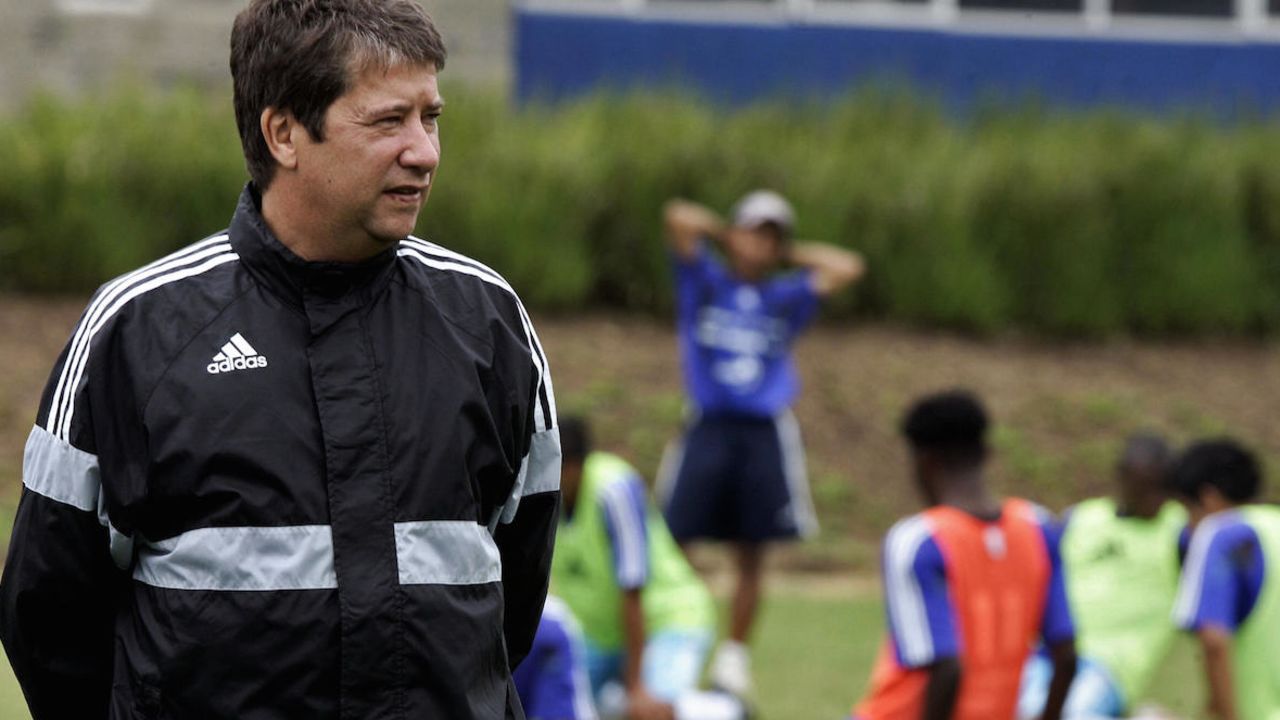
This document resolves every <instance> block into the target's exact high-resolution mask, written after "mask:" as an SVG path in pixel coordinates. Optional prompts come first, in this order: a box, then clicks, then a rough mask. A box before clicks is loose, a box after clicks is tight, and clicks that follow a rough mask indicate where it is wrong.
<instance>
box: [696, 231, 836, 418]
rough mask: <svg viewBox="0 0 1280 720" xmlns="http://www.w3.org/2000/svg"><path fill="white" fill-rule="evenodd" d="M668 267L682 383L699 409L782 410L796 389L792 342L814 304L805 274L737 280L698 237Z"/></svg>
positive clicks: (769, 413)
mask: <svg viewBox="0 0 1280 720" xmlns="http://www.w3.org/2000/svg"><path fill="white" fill-rule="evenodd" d="M675 267H676V270H675V274H676V302H677V325H678V330H679V333H680V349H681V353H682V356H683V359H684V375H685V386H686V389H687V390H688V392H689V395H690V396H691V397H692V398H693V401H694V404H695V405H696V406H697V407H698V409H699V410H700V411H702V412H704V413H712V414H715V413H729V414H740V415H750V416H755V417H773V416H775V415H777V414H778V413H780V412H782V411H783V410H785V409H786V408H788V407H789V406H790V405H791V403H792V401H793V400H794V399H795V397H796V393H798V392H799V389H800V383H799V380H798V379H797V377H796V372H795V368H794V366H793V364H792V362H791V352H790V351H791V344H792V342H793V341H794V340H795V338H796V336H797V335H798V334H799V333H800V331H801V330H803V329H804V328H805V327H806V326H807V325H808V324H809V323H810V322H811V321H812V320H813V317H814V314H815V313H816V312H817V309H818V304H819V303H818V295H817V293H815V292H814V289H813V278H812V273H811V272H809V271H806V270H801V271H796V272H788V273H784V274H781V275H778V276H775V277H773V278H770V279H768V280H765V281H764V282H760V283H749V282H744V281H742V280H739V279H738V278H737V277H735V276H734V275H733V273H731V272H730V271H729V270H728V269H727V268H726V267H725V266H724V265H723V264H722V263H721V262H720V261H719V260H717V259H716V258H715V257H714V256H713V255H712V253H711V251H710V250H709V249H708V248H707V247H706V245H705V243H704V244H703V245H702V246H701V247H700V248H699V249H698V254H697V256H696V257H695V258H694V259H692V260H690V261H689V262H683V261H681V260H680V259H678V258H677V260H676V263H675Z"/></svg>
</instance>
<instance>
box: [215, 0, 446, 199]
mask: <svg viewBox="0 0 1280 720" xmlns="http://www.w3.org/2000/svg"><path fill="white" fill-rule="evenodd" d="M445 54H446V53H445V48H444V41H443V40H441V38H440V33H439V32H438V31H437V30H436V27H435V25H434V24H433V23H432V22H431V18H430V17H429V16H428V15H427V13H426V12H425V11H424V10H423V9H422V6H420V5H419V4H418V3H416V2H414V1H413V0H253V1H252V2H250V3H249V6H248V7H247V8H245V9H244V10H242V11H241V12H240V14H239V15H237V16H236V20H235V24H234V25H233V26H232V28H231V80H232V84H233V87H234V94H235V110H236V127H237V128H239V130H240V144H241V146H242V147H243V148H244V158H245V164H246V165H247V166H248V169H249V176H250V177H251V178H253V182H254V184H256V185H257V186H258V188H259V189H265V188H266V187H267V185H268V184H270V182H271V178H272V177H274V175H275V169H276V161H275V158H274V157H273V156H272V155H271V150H270V149H269V148H268V147H267V141H266V139H265V138H264V137H263V135H262V130H261V126H260V118H261V117H262V111H263V110H265V109H267V108H268V107H274V108H276V109H278V110H285V111H289V112H291V113H293V116H294V117H296V118H297V119H298V121H299V122H300V123H302V126H303V127H305V128H306V129H307V132H308V133H309V134H310V135H311V137H312V138H313V139H314V140H315V141H316V142H323V141H324V115H325V111H327V110H328V109H329V106H330V105H332V104H333V101H334V100H337V99H338V98H339V97H341V96H342V94H343V93H345V92H346V91H347V90H348V89H350V86H351V82H352V81H353V80H354V78H356V77H357V76H358V75H359V74H360V73H361V72H362V71H363V70H365V69H366V68H368V67H371V66H382V67H390V66H392V65H399V64H402V63H407V64H411V65H427V64H430V65H434V66H435V68H436V70H437V71H439V70H441V69H443V68H444V61H445Z"/></svg>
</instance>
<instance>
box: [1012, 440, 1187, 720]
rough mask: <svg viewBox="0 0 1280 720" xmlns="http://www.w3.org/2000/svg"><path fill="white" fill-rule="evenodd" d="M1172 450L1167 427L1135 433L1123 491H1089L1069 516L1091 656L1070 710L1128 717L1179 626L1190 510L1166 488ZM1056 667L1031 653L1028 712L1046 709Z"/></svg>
mask: <svg viewBox="0 0 1280 720" xmlns="http://www.w3.org/2000/svg"><path fill="white" fill-rule="evenodd" d="M1171 456H1172V453H1171V451H1170V450H1169V446H1168V444H1166V443H1165V441H1164V440H1163V439H1161V438H1159V437H1157V436H1154V435H1149V434H1139V435H1135V436H1133V437H1131V438H1129V439H1128V441H1127V442H1126V443H1125V446H1124V450H1123V451H1122V452H1121V455H1120V458H1119V461H1118V462H1117V464H1116V473H1115V479H1116V493H1115V496H1114V497H1100V498H1093V499H1090V500H1085V501H1084V502H1082V503H1080V504H1078V505H1076V506H1074V507H1072V508H1071V509H1070V510H1068V511H1067V513H1066V515H1065V517H1064V519H1063V529H1062V540H1061V545H1060V549H1061V552H1062V564H1063V569H1064V571H1065V575H1066V584H1067V597H1068V600H1069V602H1070V604H1071V616H1072V617H1073V618H1074V619H1075V624H1076V646H1077V647H1078V648H1079V651H1080V657H1081V663H1080V668H1079V671H1078V672H1077V673H1076V678H1075V681H1074V682H1073V683H1072V685H1071V693H1070V695H1069V696H1068V698H1067V704H1066V706H1065V708H1064V709H1063V714H1062V716H1063V717H1064V718H1068V719H1070V718H1098V717H1124V716H1125V713H1126V712H1127V711H1128V709H1129V707H1130V706H1131V705H1132V704H1133V702H1134V701H1135V700H1136V699H1137V698H1138V697H1140V696H1141V694H1142V693H1143V692H1144V691H1145V690H1146V687H1147V684H1148V683H1149V682H1150V680H1151V677H1152V675H1153V674H1154V672H1155V670H1156V667H1157V666H1158V664H1159V662H1160V660H1161V659H1162V658H1163V657H1164V656H1165V654H1166V653H1167V652H1168V649H1169V645H1170V643H1171V642H1172V641H1173V638H1174V636H1175V634H1176V632H1177V630H1176V628H1175V627H1174V626H1173V624H1172V623H1170V622H1169V612H1170V610H1171V609H1172V608H1173V599H1174V595H1175V593H1176V592H1177V589H1178V539H1179V536H1180V535H1181V533H1182V531H1183V528H1184V527H1185V526H1186V513H1185V512H1183V510H1182V508H1181V507H1179V505H1178V504H1177V503H1176V502H1173V501H1171V500H1169V499H1168V497H1167V495H1166V492H1165V487H1164V486H1165V477H1166V475H1167V471H1168V468H1169V465H1170V461H1171V459H1172V457H1171ZM1048 673H1049V670H1048V668H1047V660H1046V659H1044V658H1043V657H1042V656H1039V655H1037V656H1035V657H1033V658H1032V659H1031V661H1029V663H1028V665H1027V669H1026V672H1025V673H1024V680H1023V691H1022V697H1021V701H1020V704H1019V713H1018V714H1019V717H1022V718H1034V717H1038V716H1039V712H1040V708H1042V707H1043V705H1044V696H1045V692H1046V690H1047V685H1048Z"/></svg>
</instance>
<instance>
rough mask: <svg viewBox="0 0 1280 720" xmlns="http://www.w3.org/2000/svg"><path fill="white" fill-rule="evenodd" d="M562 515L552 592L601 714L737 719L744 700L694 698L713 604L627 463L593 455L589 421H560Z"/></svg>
mask: <svg viewBox="0 0 1280 720" xmlns="http://www.w3.org/2000/svg"><path fill="white" fill-rule="evenodd" d="M560 443H561V451H562V454H563V470H562V473H561V481H560V488H561V498H562V502H563V504H564V505H563V513H562V514H561V518H560V528H559V530H558V532H557V535H556V546H555V556H554V559H553V561H552V567H551V586H552V588H553V591H554V592H555V593H556V594H557V595H558V596H559V597H560V598H561V599H563V600H564V602H565V604H566V605H568V606H569V608H570V609H572V611H573V613H574V615H575V616H577V618H578V621H579V623H580V624H581V626H582V632H583V635H584V637H585V640H586V651H587V653H586V654H587V670H588V674H589V675H590V680H591V686H592V690H593V692H594V694H595V695H596V698H597V703H598V705H599V706H600V711H601V714H602V715H603V716H608V715H609V714H610V711H611V709H613V708H616V709H617V712H618V713H619V714H621V713H625V714H626V716H627V717H628V718H675V719H677V720H686V719H689V720H693V719H694V718H698V719H701V718H713V717H714V718H740V717H742V716H743V715H744V714H745V713H744V709H743V706H742V704H741V703H740V702H739V701H738V700H737V699H736V698H732V697H730V696H727V695H724V694H720V693H699V692H697V685H698V679H699V677H700V676H701V673H702V667H703V664H704V662H705V660H706V657H707V654H708V652H709V650H710V648H711V645H712V642H713V641H714V639H715V627H716V615H715V605H714V603H713V601H712V599H711V595H710V593H709V592H708V591H707V588H706V587H705V586H704V585H703V584H702V581H701V580H700V579H699V578H698V576H697V575H696V574H695V573H694V571H693V569H692V568H691V567H689V564H688V562H687V561H686V560H685V558H684V555H683V553H681V552H680V549H679V547H678V546H677V545H676V543H675V541H674V540H672V539H671V535H670V533H669V532H668V531H667V528H666V525H665V524H664V523H663V521H662V516H661V514H659V513H658V511H657V509H656V508H655V507H654V505H653V503H651V502H650V501H649V499H648V496H647V492H646V489H645V485H644V482H643V480H642V479H641V477H640V474H639V473H638V472H637V471H636V470H635V469H634V468H633V467H631V465H629V464H627V462H626V461H624V460H622V459H621V458H619V457H618V456H616V455H611V454H609V453H605V452H598V451H595V452H593V451H592V450H591V447H590V436H589V431H588V428H587V426H586V423H585V422H584V421H582V420H581V419H579V418H573V417H568V418H561V422H560Z"/></svg>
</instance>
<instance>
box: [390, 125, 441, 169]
mask: <svg viewBox="0 0 1280 720" xmlns="http://www.w3.org/2000/svg"><path fill="white" fill-rule="evenodd" d="M408 133H409V138H408V143H407V145H406V146H405V148H404V150H403V151H401V153H400V164H401V165H403V166H405V167H407V168H412V169H415V170H420V171H422V172H431V171H433V170H435V169H436V165H438V164H440V147H439V143H438V141H437V140H436V138H437V136H436V134H435V127H434V121H433V120H432V121H428V122H427V123H424V122H423V121H422V120H420V119H415V120H412V121H411V122H409V124H408Z"/></svg>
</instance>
